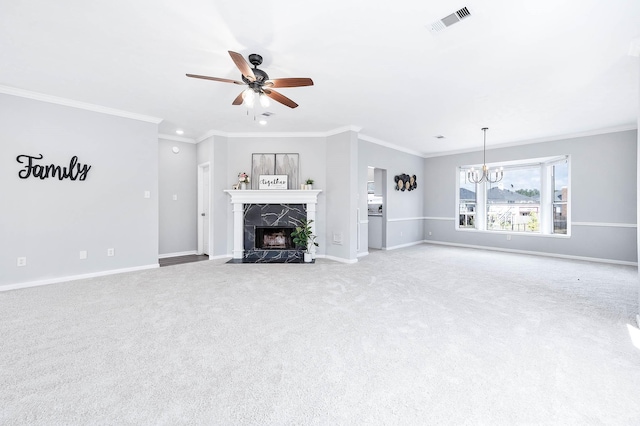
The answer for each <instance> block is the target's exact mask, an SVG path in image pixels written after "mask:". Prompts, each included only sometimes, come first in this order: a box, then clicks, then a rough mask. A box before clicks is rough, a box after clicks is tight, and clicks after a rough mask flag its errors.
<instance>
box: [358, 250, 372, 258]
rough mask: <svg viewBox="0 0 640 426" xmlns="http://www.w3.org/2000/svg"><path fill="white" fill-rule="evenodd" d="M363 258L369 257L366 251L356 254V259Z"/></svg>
mask: <svg viewBox="0 0 640 426" xmlns="http://www.w3.org/2000/svg"><path fill="white" fill-rule="evenodd" d="M365 256H369V252H368V251H365V252H362V253H358V254H357V255H356V257H365Z"/></svg>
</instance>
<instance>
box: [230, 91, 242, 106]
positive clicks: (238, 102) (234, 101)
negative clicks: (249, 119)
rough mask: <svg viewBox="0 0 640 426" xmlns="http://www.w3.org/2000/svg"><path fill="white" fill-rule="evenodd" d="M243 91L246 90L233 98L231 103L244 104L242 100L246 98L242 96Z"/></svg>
mask: <svg viewBox="0 0 640 426" xmlns="http://www.w3.org/2000/svg"><path fill="white" fill-rule="evenodd" d="M243 93H244V91H242V92H240V94H239V95H238V96H236V98H235V99H234V100H233V102H232V103H231V105H242V102H243V101H244V98H243V97H242V94H243Z"/></svg>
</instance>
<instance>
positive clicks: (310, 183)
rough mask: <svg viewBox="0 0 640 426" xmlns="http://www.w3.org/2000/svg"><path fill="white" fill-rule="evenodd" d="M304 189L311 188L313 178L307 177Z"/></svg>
mask: <svg viewBox="0 0 640 426" xmlns="http://www.w3.org/2000/svg"><path fill="white" fill-rule="evenodd" d="M304 189H313V179H307V181H306V185H305V187H304Z"/></svg>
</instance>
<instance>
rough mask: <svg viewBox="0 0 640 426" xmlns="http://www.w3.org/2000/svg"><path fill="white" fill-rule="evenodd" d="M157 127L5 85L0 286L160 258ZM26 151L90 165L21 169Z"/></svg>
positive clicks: (0, 107)
mask: <svg viewBox="0 0 640 426" xmlns="http://www.w3.org/2000/svg"><path fill="white" fill-rule="evenodd" d="M157 135H158V129H157V124H154V123H149V122H143V121H137V120H133V119H129V118H122V117H117V116H113V115H106V114H101V113H97V112H91V111H86V110H82V109H76V108H72V107H68V106H62V105H57V104H51V103H46V102H41V101H36V100H31V99H26V98H20V97H15V96H11V95H4V94H0V138H1V140H2V141H3V143H2V146H3V147H4V150H3V155H2V156H0V182H1V185H2V196H3V200H2V204H3V208H2V215H1V216H0V286H2V285H3V284H4V285H13V284H18V283H33V282H50V281H54V280H57V279H62V278H65V277H73V276H80V275H89V274H95V273H100V272H104V271H114V270H122V269H135V268H144V267H154V266H157V264H158V261H157V256H158V136H157ZM21 154H28V155H38V154H42V155H43V156H44V159H43V160H42V161H41V163H43V164H44V163H46V164H56V165H65V163H66V164H67V165H68V164H69V161H70V159H71V157H73V156H77V157H78V159H79V162H81V163H83V164H89V165H91V169H90V170H89V173H88V175H87V179H86V180H85V181H71V180H62V181H61V180H58V179H51V178H50V179H45V180H40V179H36V178H33V177H31V178H28V179H20V178H19V177H18V172H19V171H20V170H21V168H22V165H21V164H19V163H18V162H17V161H16V157H17V156H18V155H21ZM145 191H149V192H150V198H144V192H145ZM108 248H114V249H115V256H113V257H107V249H108ZM81 250H86V251H87V255H88V256H87V259H84V260H80V259H79V252H80V251H81ZM18 257H26V258H27V265H26V266H23V267H17V266H16V260H17V258H18Z"/></svg>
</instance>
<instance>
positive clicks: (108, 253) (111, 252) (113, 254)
mask: <svg viewBox="0 0 640 426" xmlns="http://www.w3.org/2000/svg"><path fill="white" fill-rule="evenodd" d="M115 255H116V250H115V249H112V248H108V249H107V256H109V257H111V256H115Z"/></svg>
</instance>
